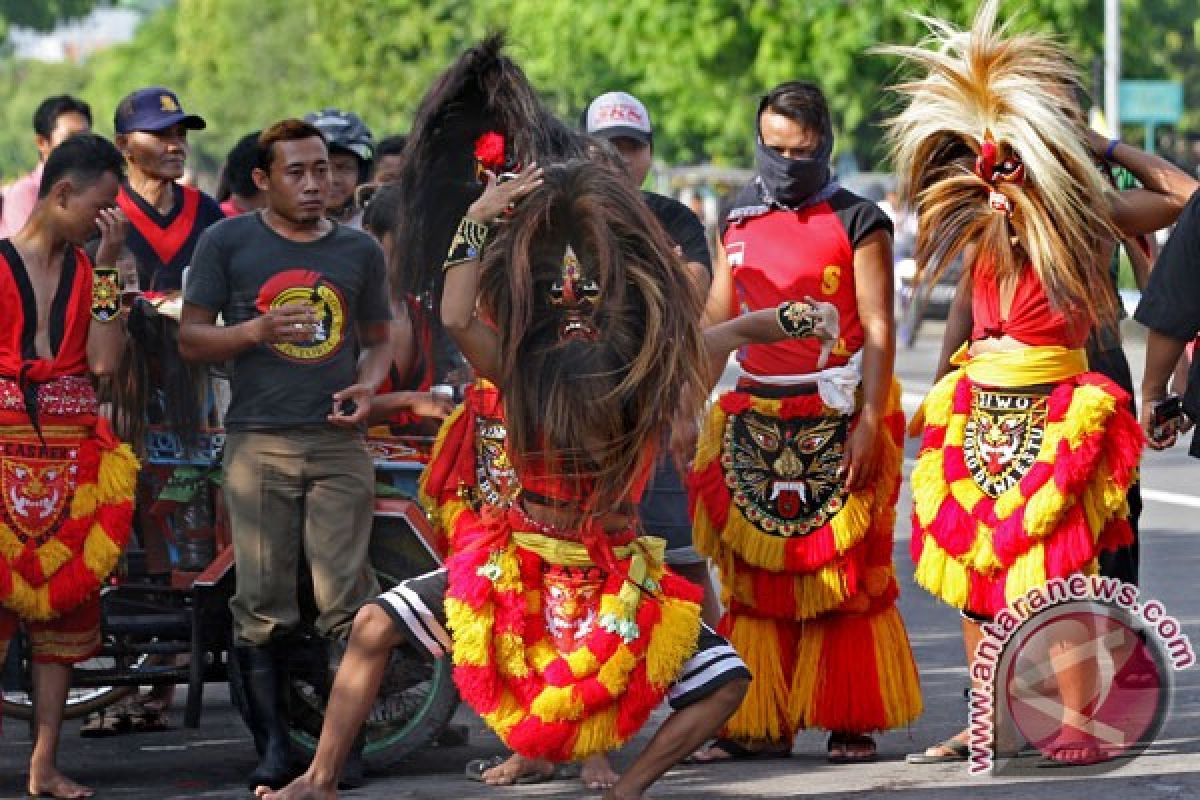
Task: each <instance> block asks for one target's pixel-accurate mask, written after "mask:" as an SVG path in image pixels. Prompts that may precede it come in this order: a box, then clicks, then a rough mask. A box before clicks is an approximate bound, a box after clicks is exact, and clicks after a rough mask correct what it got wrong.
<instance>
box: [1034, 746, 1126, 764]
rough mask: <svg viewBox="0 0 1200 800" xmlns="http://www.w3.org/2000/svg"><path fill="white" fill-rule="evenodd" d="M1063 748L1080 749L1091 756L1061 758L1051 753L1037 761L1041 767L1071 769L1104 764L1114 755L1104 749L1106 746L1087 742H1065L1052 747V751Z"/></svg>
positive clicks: (1058, 750)
mask: <svg viewBox="0 0 1200 800" xmlns="http://www.w3.org/2000/svg"><path fill="white" fill-rule="evenodd" d="M1063 750H1079V751H1082V752H1085V753H1088V754H1089V756H1088V757H1087V758H1083V759H1060V758H1054V756H1052V755H1050V754H1046V757H1045V758H1043V759H1041V760H1040V761H1038V762H1037V766H1038V768H1039V769H1069V768H1071V767H1094V766H1096V765H1097V764H1104V763H1106V762H1108V761H1112V760H1113V757H1112V756H1111V755H1109V754H1108V753H1106V752H1105V751H1104V748H1102V747H1097V746H1096V745H1094V744H1086V743H1071V744H1063V745H1059V746H1057V747H1052V748H1051V752H1052V753H1059V752H1062V751H1063Z"/></svg>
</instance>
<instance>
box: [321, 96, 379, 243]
mask: <svg viewBox="0 0 1200 800" xmlns="http://www.w3.org/2000/svg"><path fill="white" fill-rule="evenodd" d="M304 121H305V122H307V123H309V124H310V125H312V126H313V127H315V128H316V129H317V130H319V131H320V132H321V135H322V136H324V137H325V143H326V145H328V147H329V180H330V184H331V185H330V189H329V200H328V205H327V206H326V209H325V215H326V216H327V217H329V218H330V219H332V220H334V221H335V222H340V223H341V224H343V225H349V226H350V227H351V228H356V229H358V230H362V209H360V208H357V207H356V206H355V203H354V192H355V189H357V188H358V187H359V185H361V184H363V183H366V181H367V178H369V177H370V175H371V164H372V163H373V162H374V159H375V140H374V137H372V135H371V129H370V128H368V127H367V126H366V123H364V122H363V121H362V119H361V118H360V117H359V116H358V115H357V114H355V113H354V112H353V111H342V110H340V109H336V108H323V109H321V110H320V111H314V112H312V113H309V114H305V115H304Z"/></svg>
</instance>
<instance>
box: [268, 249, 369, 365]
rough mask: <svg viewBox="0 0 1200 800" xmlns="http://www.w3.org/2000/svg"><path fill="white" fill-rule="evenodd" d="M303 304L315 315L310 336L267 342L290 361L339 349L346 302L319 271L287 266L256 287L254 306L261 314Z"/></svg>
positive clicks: (316, 359)
mask: <svg viewBox="0 0 1200 800" xmlns="http://www.w3.org/2000/svg"><path fill="white" fill-rule="evenodd" d="M297 303H300V304H305V305H308V306H311V307H312V309H313V310H314V311H315V312H316V315H317V324H316V327H315V328H314V330H313V333H312V337H311V338H310V339H308V340H307V341H304V342H284V343H280V344H272V345H269V346H270V347H271V349H272V350H274V351H275V352H276V353H278V354H279V355H281V356H283V357H284V358H286V359H288V360H290V361H298V362H301V363H304V364H314V363H319V362H321V361H325V360H326V359H328V358H330V357H331V356H333V355H334V354H335V353H337V352H338V350H340V349H341V347H342V345H343V343H344V342H345V339H346V335H345V329H346V302H345V300H344V299H343V298H342V293H341V292H340V291H339V290H338V288H337V286H335V285H334V284H332V283H330V282H329V281H327V280H326V279H325V277H324V276H323V275H321V274H320V273H319V272H313V271H311V270H306V269H289V270H284V271H283V272H280V273H277V274H276V275H274V276H273V277H272V278H271V279H270V280H268V281H267V282H266V283H264V284H263V285H262V288H261V289H259V290H258V300H257V302H256V303H255V306H256V307H257V308H258V310H259V311H261V312H262V313H264V314H265V313H266V312H267V311H269V310H271V309H272V308H280V307H282V306H286V305H294V304H297Z"/></svg>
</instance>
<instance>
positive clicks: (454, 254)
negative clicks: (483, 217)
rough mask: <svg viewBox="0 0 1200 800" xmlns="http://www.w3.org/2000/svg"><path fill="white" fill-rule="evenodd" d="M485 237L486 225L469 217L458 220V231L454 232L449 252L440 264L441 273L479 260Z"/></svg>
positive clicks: (486, 233) (486, 232)
mask: <svg viewBox="0 0 1200 800" xmlns="http://www.w3.org/2000/svg"><path fill="white" fill-rule="evenodd" d="M487 237H488V226H487V225H484V224H483V223H482V222H477V221H475V220H473V219H471V218H470V217H463V218H462V219H461V220H459V223H458V230H457V231H455V232H454V238H453V239H452V240H451V241H450V252H449V253H448V254H447V255H446V261H445V262H444V263H443V264H442V271H443V272H445V271H446V270H448V269H450V268H451V267H457V266H458V265H459V264H465V263H466V262H468V261H474V260H476V259H477V258H479V254H480V253H482V252H483V245H484V243H486V242H487Z"/></svg>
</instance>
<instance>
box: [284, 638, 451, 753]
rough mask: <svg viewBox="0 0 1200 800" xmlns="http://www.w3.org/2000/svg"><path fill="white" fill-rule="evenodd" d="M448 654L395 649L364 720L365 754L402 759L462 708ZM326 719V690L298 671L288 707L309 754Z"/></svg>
mask: <svg viewBox="0 0 1200 800" xmlns="http://www.w3.org/2000/svg"><path fill="white" fill-rule="evenodd" d="M452 669H453V665H452V663H451V660H450V658H449V656H447V657H444V658H439V659H437V660H436V661H432V662H430V661H426V660H424V659H422V658H420V657H419V656H418V655H416V654H415V653H414V652H412V651H411V650H408V649H407V648H397V649H396V650H394V651H393V652H392V655H391V659H390V660H389V662H388V667H387V671H386V672H385V673H384V678H383V684H382V685H381V686H380V689H379V695H378V696H377V697H376V698H375V703H374V704H373V705H372V706H371V711H370V713H369V714H368V716H367V721H366V723H365V724H364V725H363V734H364V738H365V740H366V746H365V747H364V749H363V754H364V755H365V756H366V757H367V758H369V759H370V760H371V761H372V762H373V763H375V764H376V765H377V766H385V765H387V764H391V763H394V762H396V761H400V760H401V759H403V758H405V757H407V756H409V755H412V754H413V753H414V752H416V751H418V750H420V749H422V748H424V747H427V746H429V745H430V744H431V743H432V742H433V741H434V740H435V739H437V737H438V736H439V735H441V733H442V731H443V730H445V728H446V725H447V724H448V723H449V722H450V719H451V717H453V716H454V712H455V710H456V709H457V708H458V689H457V688H456V687H455V686H454V682H453V680H452V679H451V670H452ZM324 719H325V692H324V691H323V689H322V688H321V687H317V686H314V685H313V682H312V681H310V680H307V679H305V678H298V677H295V676H293V678H292V682H291V697H290V708H289V720H290V726H291V729H290V734H291V738H292V742H293V743H295V744H296V745H297V746H298V747H300V749H301V750H303V751H304V752H305V753H307V754H310V755H311V754H312V753H313V752H315V751H316V749H317V739H318V738H319V737H320V734H321V725H322V724H323V722H324Z"/></svg>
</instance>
